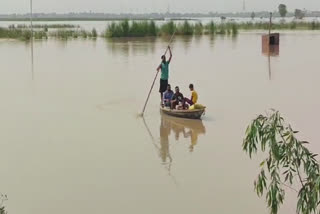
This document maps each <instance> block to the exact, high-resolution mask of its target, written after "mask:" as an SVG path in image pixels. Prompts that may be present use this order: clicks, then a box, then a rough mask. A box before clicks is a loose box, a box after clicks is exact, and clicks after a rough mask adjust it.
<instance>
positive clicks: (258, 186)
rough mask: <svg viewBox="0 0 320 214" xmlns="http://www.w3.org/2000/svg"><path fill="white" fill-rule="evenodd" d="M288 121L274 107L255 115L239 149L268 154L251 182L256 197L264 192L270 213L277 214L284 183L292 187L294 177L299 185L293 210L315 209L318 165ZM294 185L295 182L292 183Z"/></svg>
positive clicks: (319, 191)
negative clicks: (269, 111)
mask: <svg viewBox="0 0 320 214" xmlns="http://www.w3.org/2000/svg"><path fill="white" fill-rule="evenodd" d="M296 133H298V132H297V131H294V130H293V129H292V128H291V126H290V125H286V124H285V122H284V119H283V118H282V117H281V115H280V113H279V112H277V111H274V110H273V111H272V113H271V114H270V115H267V116H264V115H259V116H258V117H257V118H256V119H255V120H253V122H252V123H251V124H250V125H249V126H248V128H247V131H246V137H245V139H244V142H243V150H244V151H246V152H247V153H248V154H249V157H250V158H251V157H252V154H254V153H257V151H258V150H261V151H262V152H266V153H267V154H268V157H267V158H266V159H265V160H263V161H262V162H261V164H260V167H261V171H260V173H259V175H258V177H257V179H256V181H255V182H254V187H255V191H256V193H257V195H258V196H259V197H261V196H263V195H264V194H265V195H266V199H267V206H268V208H270V213H271V214H277V213H278V211H279V208H280V206H281V205H282V204H283V202H284V199H285V191H286V190H285V187H288V188H290V189H291V190H295V189H294V188H293V186H294V183H295V181H297V180H298V183H299V185H300V189H299V190H295V191H296V192H297V197H298V202H297V208H296V209H297V210H296V212H297V214H311V213H319V211H320V209H319V206H318V205H319V204H320V174H319V173H320V169H319V163H318V161H317V160H316V159H315V158H316V156H317V155H316V154H313V153H312V152H310V151H309V150H308V149H307V148H306V147H305V145H307V144H308V142H306V141H301V140H298V139H297V138H296V137H295V134H296ZM295 186H296V185H295Z"/></svg>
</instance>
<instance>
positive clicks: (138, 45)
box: [106, 37, 156, 57]
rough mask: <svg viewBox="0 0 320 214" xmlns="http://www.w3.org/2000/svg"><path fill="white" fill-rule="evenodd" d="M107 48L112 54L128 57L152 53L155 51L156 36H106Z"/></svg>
mask: <svg viewBox="0 0 320 214" xmlns="http://www.w3.org/2000/svg"><path fill="white" fill-rule="evenodd" d="M106 44H107V49H108V50H110V52H111V53H112V54H114V55H120V56H125V57H128V56H129V55H130V53H132V54H133V55H138V54H143V55H148V54H153V53H154V52H155V45H156V38H153V37H143V38H108V39H106Z"/></svg>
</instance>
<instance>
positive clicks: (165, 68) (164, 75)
mask: <svg viewBox="0 0 320 214" xmlns="http://www.w3.org/2000/svg"><path fill="white" fill-rule="evenodd" d="M168 49H169V53H170V57H169V60H168V61H167V60H166V56H165V55H163V56H161V60H162V62H161V64H160V65H159V67H158V68H157V71H158V72H159V71H160V70H161V77H160V89H159V92H160V97H161V105H163V92H165V91H166V90H167V87H168V79H169V64H170V62H171V59H172V52H171V48H170V46H168Z"/></svg>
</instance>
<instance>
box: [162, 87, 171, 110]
mask: <svg viewBox="0 0 320 214" xmlns="http://www.w3.org/2000/svg"><path fill="white" fill-rule="evenodd" d="M172 97H173V91H172V90H171V86H170V84H168V86H167V90H166V91H165V92H164V95H163V102H164V106H165V107H169V108H170V107H171V100H172Z"/></svg>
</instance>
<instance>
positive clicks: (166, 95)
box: [163, 91, 173, 100]
mask: <svg viewBox="0 0 320 214" xmlns="http://www.w3.org/2000/svg"><path fill="white" fill-rule="evenodd" d="M172 97H173V91H166V92H165V93H164V95H163V99H165V100H171V99H172Z"/></svg>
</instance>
